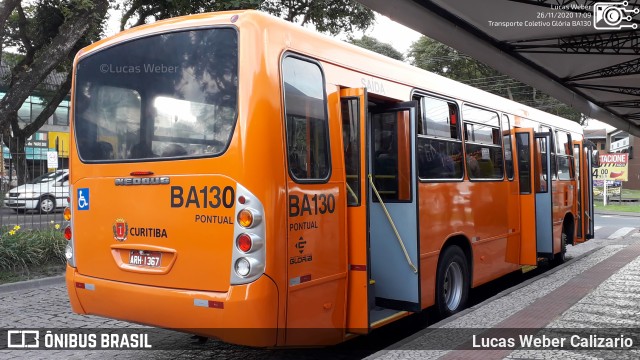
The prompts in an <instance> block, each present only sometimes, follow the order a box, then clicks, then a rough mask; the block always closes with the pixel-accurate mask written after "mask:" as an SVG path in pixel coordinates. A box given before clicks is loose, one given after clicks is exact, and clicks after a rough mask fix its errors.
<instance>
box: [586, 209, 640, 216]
mask: <svg viewBox="0 0 640 360" xmlns="http://www.w3.org/2000/svg"><path fill="white" fill-rule="evenodd" d="M593 213H594V214H595V215H616V216H628V217H640V213H634V212H624V211H607V210H598V211H594V212H593Z"/></svg>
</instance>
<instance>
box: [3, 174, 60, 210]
mask: <svg viewBox="0 0 640 360" xmlns="http://www.w3.org/2000/svg"><path fill="white" fill-rule="evenodd" d="M68 197H69V170H67V169H63V170H57V171H54V172H50V173H46V174H44V175H42V176H39V177H37V178H35V179H33V181H31V182H29V183H27V184H24V185H20V186H18V187H16V188H13V189H11V190H9V192H8V193H7V194H6V195H5V196H4V206H6V207H8V208H11V209H13V210H15V211H16V212H18V211H24V210H39V211H40V212H41V213H45V214H48V213H51V212H53V211H54V210H55V209H56V208H63V207H65V206H67V204H68V203H67V198H68Z"/></svg>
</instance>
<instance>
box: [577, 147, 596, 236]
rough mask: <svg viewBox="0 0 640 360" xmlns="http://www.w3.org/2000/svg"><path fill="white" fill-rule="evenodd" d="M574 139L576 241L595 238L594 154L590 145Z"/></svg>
mask: <svg viewBox="0 0 640 360" xmlns="http://www.w3.org/2000/svg"><path fill="white" fill-rule="evenodd" d="M588 143H589V142H588V141H587V143H583V142H582V141H573V156H574V158H575V167H576V186H577V191H576V196H577V199H578V201H576V214H577V215H576V224H577V226H576V227H577V229H576V236H575V242H576V243H583V242H585V241H587V240H589V239H593V235H594V233H593V230H594V228H593V177H592V175H591V171H592V168H593V165H594V164H593V163H592V161H593V156H592V149H591V148H590V145H589V144H588Z"/></svg>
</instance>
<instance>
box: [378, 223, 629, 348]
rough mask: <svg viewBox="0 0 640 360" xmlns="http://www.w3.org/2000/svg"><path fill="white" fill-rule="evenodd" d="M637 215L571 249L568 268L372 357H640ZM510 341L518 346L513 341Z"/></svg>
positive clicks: (499, 295)
mask: <svg viewBox="0 0 640 360" xmlns="http://www.w3.org/2000/svg"><path fill="white" fill-rule="evenodd" d="M609 214H612V215H619V214H615V213H609ZM624 215H625V216H626V215H627V214H624ZM638 216H640V214H636V215H635V216H631V217H629V223H628V225H629V226H624V227H620V228H618V229H603V228H602V227H600V228H596V234H597V235H598V231H600V234H602V231H604V230H606V233H605V234H602V235H605V236H598V238H597V239H593V240H590V241H589V242H587V243H584V244H580V245H578V246H569V247H568V249H567V255H568V257H570V258H572V260H570V261H569V262H568V263H566V264H564V265H562V266H560V267H557V268H555V269H553V270H551V271H547V272H545V273H544V274H542V275H541V276H538V277H536V278H534V279H531V280H530V281H527V282H525V283H523V284H520V285H519V286H516V287H514V288H511V289H509V290H506V291H505V292H503V293H501V294H498V295H496V296H495V297H493V298H491V299H488V300H487V301H485V302H483V303H481V304H478V305H476V306H474V307H472V308H470V309H467V310H465V311H463V312H461V313H460V314H457V315H456V316H453V317H450V318H448V319H445V320H443V321H441V322H439V323H437V324H434V325H433V326H430V327H429V328H427V329H424V330H422V331H420V332H419V333H417V334H414V335H413V336H411V337H410V338H407V339H404V340H403V341H400V342H399V343H396V344H394V345H392V346H391V347H389V348H388V349H386V350H383V351H380V352H378V353H376V354H373V355H372V356H369V357H368V359H638V358H640V330H638V329H640V306H638V305H639V304H640V290H639V288H640V232H638V227H640V217H638ZM593 334H596V335H595V337H594V336H593ZM521 335H522V337H521ZM589 335H592V336H591V337H589ZM474 336H475V338H474ZM527 336H532V338H534V339H536V338H537V339H539V340H540V341H543V340H544V339H545V337H546V339H554V338H555V339H557V341H562V339H565V340H564V343H557V344H556V345H562V346H556V349H553V350H550V346H551V345H552V343H547V344H546V346H545V344H542V346H540V347H536V346H530V347H527V346H524V345H522V344H523V340H522V339H523V338H524V339H527ZM572 337H573V338H572ZM598 337H600V338H602V340H605V341H615V340H614V339H619V343H618V344H615V343H613V344H611V343H609V344H608V345H613V349H614V350H612V349H609V348H606V349H602V348H597V346H598ZM509 339H512V341H513V344H515V346H513V345H512V344H509V342H508V341H509ZM583 339H587V340H585V341H588V339H595V340H594V341H595V342H592V343H587V345H590V346H591V348H588V349H585V348H584V345H585V343H581V341H583ZM607 339H611V340H607ZM623 340H624V341H626V342H624V343H623ZM501 341H503V342H502V343H501ZM505 341H506V342H505ZM549 341H551V340H549ZM628 341H631V342H632V343H633V346H632V347H631V349H630V348H628V347H626V348H625V346H628V345H629V342H628ZM574 345H578V346H574ZM604 345H606V343H605V344H604ZM581 346H582V347H581ZM479 349H482V350H479Z"/></svg>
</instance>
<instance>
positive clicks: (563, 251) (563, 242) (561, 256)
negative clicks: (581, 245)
mask: <svg viewBox="0 0 640 360" xmlns="http://www.w3.org/2000/svg"><path fill="white" fill-rule="evenodd" d="M553 260H554V262H555V263H556V265H560V264H562V263H564V262H565V261H566V260H567V233H566V231H565V229H564V227H563V228H562V235H561V236H560V252H559V253H557V254H556V255H555V256H554V259H553Z"/></svg>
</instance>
